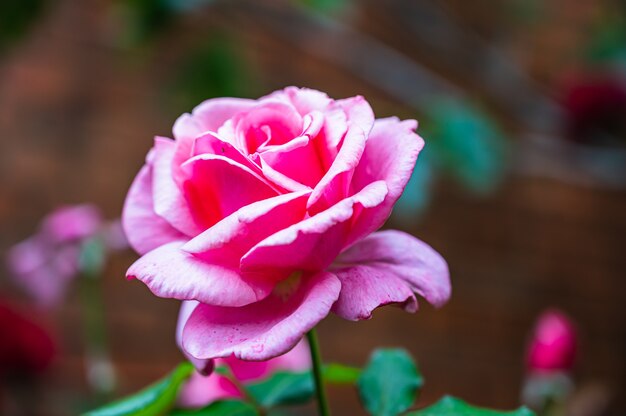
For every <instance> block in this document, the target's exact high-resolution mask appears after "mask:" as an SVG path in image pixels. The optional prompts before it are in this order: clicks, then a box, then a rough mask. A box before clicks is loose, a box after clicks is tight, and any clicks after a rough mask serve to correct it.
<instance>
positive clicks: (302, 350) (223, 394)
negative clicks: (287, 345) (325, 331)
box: [178, 301, 311, 408]
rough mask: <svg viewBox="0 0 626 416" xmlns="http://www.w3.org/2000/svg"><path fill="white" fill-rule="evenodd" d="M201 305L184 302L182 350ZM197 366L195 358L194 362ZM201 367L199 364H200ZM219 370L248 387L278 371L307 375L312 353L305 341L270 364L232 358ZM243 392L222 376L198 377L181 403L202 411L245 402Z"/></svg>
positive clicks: (182, 393)
mask: <svg viewBox="0 0 626 416" xmlns="http://www.w3.org/2000/svg"><path fill="white" fill-rule="evenodd" d="M196 303H197V302H193V301H188V302H183V305H182V307H181V312H180V315H179V318H178V319H179V325H178V329H179V334H178V341H179V346H180V341H181V340H182V339H181V337H180V335H181V334H180V332H182V329H183V327H184V324H185V322H186V321H187V319H188V318H189V312H191V311H192V310H193V309H194V307H195V304H196ZM192 362H193V358H192ZM196 364H197V363H196ZM215 366H216V367H220V366H226V367H228V368H229V369H230V372H231V373H232V376H233V377H235V378H236V379H237V380H238V381H239V382H240V383H241V384H244V385H245V384H248V383H253V382H257V381H261V380H263V379H266V378H268V377H269V376H271V375H272V374H273V373H275V372H277V371H293V372H299V371H305V370H308V369H310V368H311V358H310V356H309V350H308V346H307V344H306V342H305V341H304V340H302V341H300V343H298V344H297V345H296V346H295V348H294V349H292V350H291V351H289V352H288V353H286V354H284V355H281V356H278V357H276V358H273V359H271V360H268V361H242V360H238V359H237V358H235V357H233V356H230V357H227V358H222V359H217V360H215ZM243 397H244V395H243V392H241V391H240V390H239V388H238V387H237V386H236V385H235V384H234V383H233V382H232V381H230V380H229V379H228V377H226V376H223V375H221V374H219V373H212V374H211V375H209V376H205V375H201V374H200V373H194V374H193V375H192V376H191V378H190V379H189V381H187V382H186V383H185V385H184V386H183V388H182V389H181V391H180V393H179V397H178V403H179V405H180V406H181V407H183V408H199V407H204V406H208V405H209V404H211V403H212V402H214V401H217V400H224V399H236V398H243Z"/></svg>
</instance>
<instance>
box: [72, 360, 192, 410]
mask: <svg viewBox="0 0 626 416" xmlns="http://www.w3.org/2000/svg"><path fill="white" fill-rule="evenodd" d="M193 371H194V369H193V365H191V364H190V363H188V362H185V363H182V364H179V365H178V367H176V368H175V369H174V370H173V371H172V372H171V373H170V374H169V375H168V376H167V377H165V378H164V379H163V380H161V381H158V382H157V383H155V384H153V385H152V386H150V387H147V388H145V389H144V390H142V391H140V392H139V393H136V394H133V395H132V396H128V397H126V398H124V399H122V400H119V401H116V402H113V403H110V404H108V405H106V406H103V407H101V408H99V409H96V410H92V411H90V412H87V413H85V414H84V416H160V415H165V414H167V412H168V411H169V410H170V409H171V408H172V406H173V405H174V403H175V402H176V398H177V396H178V391H179V390H180V387H181V386H182V384H183V382H184V381H185V380H187V378H189V376H190V375H191V374H192V373H193Z"/></svg>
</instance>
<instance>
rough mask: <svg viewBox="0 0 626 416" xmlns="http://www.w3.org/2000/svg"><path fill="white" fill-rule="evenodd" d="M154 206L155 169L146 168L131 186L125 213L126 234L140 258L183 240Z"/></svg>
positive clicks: (123, 213) (180, 234) (125, 203)
mask: <svg viewBox="0 0 626 416" xmlns="http://www.w3.org/2000/svg"><path fill="white" fill-rule="evenodd" d="M152 202H153V198H152V166H150V165H148V164H146V165H144V166H143V167H142V168H141V170H140V171H139V173H138V174H137V177H136V178H135V180H134V181H133V183H132V185H131V186H130V190H129V191H128V195H127V196H126V201H125V202H124V209H123V211H122V227H123V228H124V233H125V234H126V237H127V239H128V242H129V244H130V246H131V247H132V248H133V249H135V251H137V252H138V253H139V254H145V253H147V252H148V251H150V250H153V249H155V248H157V247H159V246H161V245H163V244H166V243H169V242H172V241H176V240H179V239H182V238H183V234H182V233H181V232H180V231H178V230H176V229H174V228H173V227H172V226H171V225H170V224H169V223H168V222H167V221H165V220H164V219H163V218H161V217H160V216H158V215H157V214H156V213H155V212H154V208H153V204H152Z"/></svg>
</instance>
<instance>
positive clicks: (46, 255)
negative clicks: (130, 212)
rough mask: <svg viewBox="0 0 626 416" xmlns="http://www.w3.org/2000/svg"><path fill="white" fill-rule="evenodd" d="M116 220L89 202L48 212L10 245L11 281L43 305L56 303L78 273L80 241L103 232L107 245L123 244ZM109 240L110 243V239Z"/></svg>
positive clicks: (116, 248)
mask: <svg viewBox="0 0 626 416" xmlns="http://www.w3.org/2000/svg"><path fill="white" fill-rule="evenodd" d="M114 224H115V223H113V225H108V224H105V223H104V222H103V219H102V216H101V214H100V210H99V209H98V208H97V207H96V206H94V205H91V204H83V205H73V206H63V207H60V208H58V209H56V210H54V211H53V212H52V213H50V214H49V215H47V216H46V217H45V218H44V219H43V220H42V221H41V224H40V226H39V230H38V231H37V233H36V234H34V235H33V236H31V237H29V238H27V239H26V240H24V241H22V242H20V243H18V244H16V245H15V246H13V247H12V248H11V249H10V250H9V252H8V253H7V266H8V269H9V271H10V274H11V275H12V277H13V280H14V282H15V283H16V284H17V285H18V286H20V287H21V288H22V289H24V290H25V291H26V292H27V293H28V294H29V295H30V296H31V297H32V298H34V299H35V300H36V301H37V303H39V304H41V305H43V306H54V305H56V304H58V303H59V302H60V301H61V300H62V299H63V296H64V295H65V292H66V290H67V287H68V284H69V283H70V282H71V281H72V280H73V279H74V278H75V277H76V276H77V274H78V271H79V260H80V255H81V245H82V243H83V242H84V241H85V240H86V239H88V238H91V237H94V236H96V235H99V234H102V235H101V236H102V238H103V240H105V244H107V247H108V248H110V249H115V250H119V249H121V248H123V247H124V246H126V244H125V243H123V242H122V241H123V240H122V239H121V238H120V235H121V234H120V231H119V222H118V223H117V224H118V225H117V229H118V231H117V232H116V231H115V226H114ZM109 240H110V241H111V242H112V243H109Z"/></svg>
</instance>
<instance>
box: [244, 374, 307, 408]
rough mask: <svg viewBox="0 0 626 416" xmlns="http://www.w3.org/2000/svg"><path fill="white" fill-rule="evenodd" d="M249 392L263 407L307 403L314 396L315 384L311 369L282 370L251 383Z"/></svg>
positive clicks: (248, 387) (248, 388)
mask: <svg viewBox="0 0 626 416" xmlns="http://www.w3.org/2000/svg"><path fill="white" fill-rule="evenodd" d="M246 390H247V391H248V393H249V394H250V395H251V396H252V397H254V399H255V400H256V401H257V402H258V403H259V404H260V405H261V406H263V407H266V408H270V407H274V406H278V405H283V404H300V403H305V402H307V401H309V400H311V398H312V397H313V394H314V393H315V385H314V384H313V375H312V374H311V372H310V371H305V372H302V373H291V372H284V371H280V372H277V373H274V374H272V375H271V376H270V377H269V378H268V379H266V380H263V381H261V382H259V383H254V384H249V385H248V386H247V387H246Z"/></svg>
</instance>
